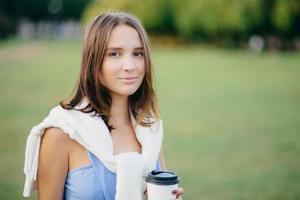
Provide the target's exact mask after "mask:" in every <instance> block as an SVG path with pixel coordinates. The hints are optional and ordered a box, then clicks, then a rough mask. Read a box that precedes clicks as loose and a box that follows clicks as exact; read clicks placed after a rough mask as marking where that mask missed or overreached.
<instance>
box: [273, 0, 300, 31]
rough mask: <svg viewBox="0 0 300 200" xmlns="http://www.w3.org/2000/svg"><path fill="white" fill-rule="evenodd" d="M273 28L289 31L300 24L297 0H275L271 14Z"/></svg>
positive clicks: (299, 8) (299, 5) (299, 10)
mask: <svg viewBox="0 0 300 200" xmlns="http://www.w3.org/2000/svg"><path fill="white" fill-rule="evenodd" d="M271 20H272V23H273V24H274V26H275V28H276V29H277V30H279V31H280V32H283V33H288V32H291V31H292V30H293V29H294V28H295V27H296V26H297V24H296V23H298V25H300V23H299V21H298V20H300V3H299V1H298V0H276V2H275V5H274V7H273V12H272V16H271Z"/></svg>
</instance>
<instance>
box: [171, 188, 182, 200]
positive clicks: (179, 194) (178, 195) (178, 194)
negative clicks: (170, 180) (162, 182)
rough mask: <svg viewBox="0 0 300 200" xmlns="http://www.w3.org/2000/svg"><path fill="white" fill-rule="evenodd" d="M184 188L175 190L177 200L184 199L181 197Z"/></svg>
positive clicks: (173, 192)
mask: <svg viewBox="0 0 300 200" xmlns="http://www.w3.org/2000/svg"><path fill="white" fill-rule="evenodd" d="M183 191H184V190H183V188H181V187H178V188H177V190H173V191H172V194H176V199H182V198H181V195H182V194H183Z"/></svg>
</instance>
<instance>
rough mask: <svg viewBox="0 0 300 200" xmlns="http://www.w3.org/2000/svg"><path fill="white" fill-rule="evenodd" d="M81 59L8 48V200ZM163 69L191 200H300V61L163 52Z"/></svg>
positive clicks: (3, 53)
mask: <svg viewBox="0 0 300 200" xmlns="http://www.w3.org/2000/svg"><path fill="white" fill-rule="evenodd" d="M80 52H81V42H80V41H35V42H32V41H31V42H24V41H19V40H10V41H7V42H2V43H0V92H1V104H0V125H1V126H0V137H1V140H0V163H1V165H0V199H1V200H2V199H3V200H17V199H23V197H22V195H21V194H22V190H23V182H24V175H23V161H24V148H25V143H26V137H27V135H28V132H29V130H30V129H31V127H32V126H33V125H35V124H37V123H38V122H40V121H41V120H42V119H43V118H44V117H45V116H46V115H47V114H48V112H49V110H50V108H51V107H53V106H55V105H57V103H58V102H59V101H60V100H62V99H63V98H65V97H68V95H69V94H70V93H71V91H72V89H73V85H74V83H75V81H76V78H77V74H78V70H79V62H80ZM153 60H154V63H155V72H156V88H157V93H158V98H159V102H160V108H161V114H162V118H163V120H164V130H165V138H164V151H165V156H166V160H167V165H168V168H169V169H171V170H174V171H176V172H178V174H179V175H180V177H181V185H182V187H184V189H185V193H184V196H183V197H184V198H183V199H184V200H206V199H209V200H224V199H226V200H227V199H228V200H235V199H236V200H239V199H249V200H250V199H261V200H265V199H278V200H283V199H300V159H299V158H300V53H299V52H298V53H283V54H268V53H264V54H262V55H255V54H252V53H250V52H248V51H243V50H216V49H212V48H205V47H196V46H193V47H177V48H174V47H164V48H163V47H155V48H153ZM32 199H36V197H33V198H32Z"/></svg>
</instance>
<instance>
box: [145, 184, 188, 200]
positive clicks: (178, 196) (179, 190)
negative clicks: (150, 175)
mask: <svg viewBox="0 0 300 200" xmlns="http://www.w3.org/2000/svg"><path fill="white" fill-rule="evenodd" d="M183 191H184V190H183V188H182V187H178V188H177V190H173V191H172V194H174V195H176V199H178V200H182V197H181V195H182V194H183ZM144 195H145V196H146V197H147V196H148V193H147V190H145V192H144Z"/></svg>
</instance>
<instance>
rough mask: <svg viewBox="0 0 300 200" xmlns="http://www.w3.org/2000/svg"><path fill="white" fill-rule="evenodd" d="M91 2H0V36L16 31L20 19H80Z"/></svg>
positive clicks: (22, 0)
mask: <svg viewBox="0 0 300 200" xmlns="http://www.w3.org/2000/svg"><path fill="white" fill-rule="evenodd" d="M90 1H91V0H26V1H24V0H6V1H0V27H1V28H0V36H2V37H5V36H7V35H8V34H11V33H13V32H14V31H15V30H16V25H17V23H18V21H19V20H20V19H28V20H30V21H39V20H62V19H75V20H78V19H80V17H81V14H82V12H83V10H84V9H85V7H86V5H87V4H88V3H89V2H90Z"/></svg>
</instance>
